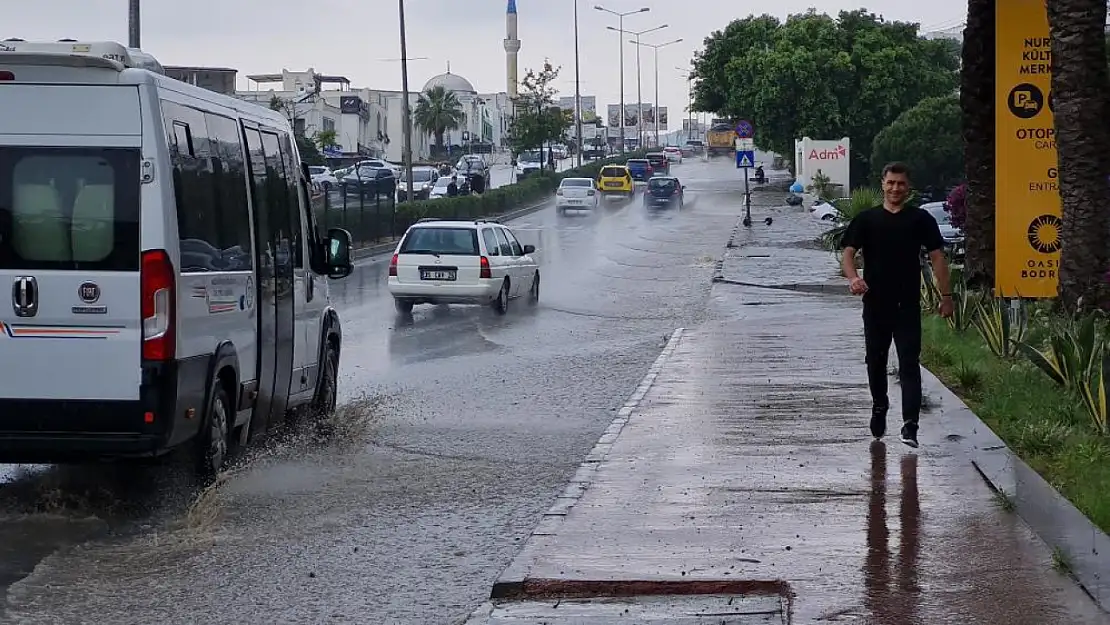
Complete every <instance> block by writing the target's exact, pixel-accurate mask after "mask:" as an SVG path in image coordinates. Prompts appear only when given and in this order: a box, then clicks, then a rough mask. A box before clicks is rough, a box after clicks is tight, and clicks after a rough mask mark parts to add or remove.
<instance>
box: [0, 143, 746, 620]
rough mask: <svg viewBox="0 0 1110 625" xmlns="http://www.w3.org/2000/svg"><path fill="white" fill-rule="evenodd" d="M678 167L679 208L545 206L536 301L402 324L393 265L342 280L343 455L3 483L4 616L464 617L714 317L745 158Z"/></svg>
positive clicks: (268, 450)
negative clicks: (665, 367) (668, 354)
mask: <svg viewBox="0 0 1110 625" xmlns="http://www.w3.org/2000/svg"><path fill="white" fill-rule="evenodd" d="M673 173H674V174H675V175H677V176H679V177H680V178H682V180H683V182H684V183H685V184H686V185H687V187H688V193H689V194H690V196H689V198H688V201H687V205H686V208H685V209H684V210H682V211H681V212H679V211H657V212H648V211H646V210H645V209H644V208H643V206H642V205H641V204H640V202H639V201H635V202H633V203H630V204H611V205H603V206H602V208H601V209H600V210H599V211H597V212H596V213H595V214H585V215H568V216H559V215H556V213H555V211H554V208H551V207H549V208H547V209H545V210H543V211H541V212H538V213H534V214H532V215H529V216H527V217H525V218H523V219H521V220H518V221H516V222H513V223H512V224H510V225H511V226H512V227H513V228H514V229H515V230H516V232H517V235H518V237H519V238H520V239H521V243H523V244H534V245H536V247H537V248H538V250H539V254H538V256H539V258H540V262H541V263H542V267H541V272H542V276H543V282H542V284H543V292H542V294H541V298H540V305H539V306H538V307H536V308H529V307H527V306H525V305H524V304H523V303H521V302H515V301H514V302H512V304H511V305H510V310H509V313H508V315H506V316H503V317H499V316H496V315H495V314H493V313H492V312H491V311H489V310H487V309H485V308H478V307H429V306H421V307H417V310H416V311H415V314H414V316H413V318H412V319H411V320H409V321H406V320H402V319H399V318H398V317H397V316H396V314H395V312H394V308H393V303H392V300H391V298H390V297H389V294H388V292H387V291H386V289H385V262H386V261H387V260H388V259H375V260H372V261H370V262H367V263H365V264H362V265H360V266H359V267H358V268H357V269H356V271H355V273H354V274H353V275H351V276H350V277H349V278H347V279H346V280H345V281H342V282H335V283H332V298H333V300H334V301H335V305H336V307H337V308H338V309H339V311H340V314H341V316H342V318H343V340H344V346H343V356H342V362H341V366H340V392H341V404H342V405H341V408H340V413H341V414H340V421H339V422H338V425H339V427H338V428H337V430H336V432H335V433H334V434H333V435H331V436H329V437H328V438H326V439H319V438H317V437H315V436H313V435H310V434H308V433H301V432H296V431H293V432H286V433H284V434H282V435H279V436H275V437H274V438H273V439H271V440H269V441H267V442H266V444H265V445H262V446H260V447H259V448H256V449H252V450H251V451H250V452H249V453H248V454H247V456H246V457H245V458H243V459H242V460H241V461H240V462H239V463H238V464H237V465H236V466H235V467H234V468H232V469H231V470H230V471H229V472H228V473H227V475H225V476H224V478H223V479H222V480H221V481H220V482H218V483H217V485H216V487H214V488H212V489H209V490H207V491H205V492H202V493H198V492H197V491H196V489H195V487H193V486H192V485H191V482H190V479H189V478H188V477H187V471H185V470H184V468H183V467H181V466H179V463H175V462H174V461H173V460H172V459H171V460H169V461H166V462H162V463H158V464H157V465H154V466H134V465H122V466H96V467H65V468H58V467H5V468H4V469H3V470H2V471H0V479H2V480H3V484H2V485H0V551H2V554H0V555H2V557H0V588H3V589H4V592H5V594H6V596H5V602H4V604H3V612H2V613H0V621H3V622H11V623H21V624H22V623H26V624H40V623H42V624H46V623H51V624H53V623H66V624H72V623H113V624H116V623H119V624H124V623H136V624H138V623H143V624H149V623H153V622H157V623H196V622H215V621H217V620H219V621H224V622H233V623H272V622H280V623H320V622H337V623H342V622H362V623H413V624H416V623H421V624H426V623H454V622H459V621H461V620H463V619H465V617H466V615H467V614H468V613H469V612H470V610H472V609H473V608H474V606H476V605H478V604H479V603H480V602H481V601H482V600H484V599H485V597H486V596H487V595H488V592H489V588H490V585H491V584H492V582H493V581H494V579H495V578H496V577H497V575H498V573H500V571H501V569H502V568H503V567H504V566H506V565H507V564H508V563H509V561H510V560H511V559H512V557H513V556H514V555H515V553H516V551H517V549H518V548H519V545H520V542H521V541H522V540H523V539H524V538H525V537H526V536H527V534H528V532H529V531H530V530H531V529H532V527H533V526H534V525H535V523H536V522H537V521H538V520H539V518H540V516H541V515H542V514H543V511H544V510H545V509H546V508H547V507H548V506H549V505H550V503H551V501H552V499H553V498H554V497H555V496H556V495H557V494H558V492H559V491H560V490H561V489H562V488H563V486H564V484H565V483H566V481H567V480H568V478H569V477H570V476H571V475H572V474H573V473H574V470H575V469H576V468H577V466H578V464H579V462H581V460H582V458H583V457H584V456H585V455H586V454H587V453H588V452H589V450H590V448H591V447H592V446H593V444H594V442H595V441H596V439H597V438H598V436H599V435H600V434H601V432H602V431H603V430H604V429H605V428H606V426H607V425H608V424H609V422H610V420H611V419H612V416H613V413H614V412H615V411H616V410H617V409H618V408H619V407H620V405H621V404H622V403H623V402H624V400H625V398H626V397H627V395H628V393H629V392H630V391H631V389H633V388H634V387H635V386H636V384H637V383H638V381H639V380H640V378H641V377H642V376H643V373H644V371H645V370H646V368H647V367H648V366H649V365H650V364H651V362H652V361H653V360H654V359H655V357H656V356H657V354H658V352H659V350H660V348H661V346H662V344H663V342H664V340H665V336H666V334H667V333H668V332H670V331H671V330H672V329H673V328H675V327H678V326H683V325H685V326H689V325H692V324H695V323H697V322H698V321H700V320H701V319H703V318H704V317H705V316H706V314H707V312H706V304H707V300H708V298H709V292H710V277H711V275H712V273H713V268H714V263H715V261H716V260H717V259H718V258H719V257H720V255H721V252H722V249H723V246H724V244H725V242H726V240H727V239H728V237H729V234H730V232H731V230H732V228H733V226H734V224H735V222H736V219H737V215H738V214H739V211H740V202H739V197H738V195H737V194H736V192H735V189H737V188H739V186H740V185H739V184H738V182H737V180H736V178H737V176H738V174H737V172H736V170H735V169H734V168H733V165H732V163H730V162H729V161H727V160H723V161H714V162H712V163H702V162H697V161H691V162H688V163H686V164H683V165H679V166H676V167H675V168H674V170H673ZM690 199H693V200H694V201H692V202H691V201H689V200H690Z"/></svg>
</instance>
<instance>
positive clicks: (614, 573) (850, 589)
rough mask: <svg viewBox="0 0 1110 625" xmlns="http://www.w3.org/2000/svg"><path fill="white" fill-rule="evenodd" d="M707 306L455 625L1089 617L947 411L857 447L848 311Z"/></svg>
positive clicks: (733, 297) (738, 269) (855, 316)
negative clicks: (901, 436)
mask: <svg viewBox="0 0 1110 625" xmlns="http://www.w3.org/2000/svg"><path fill="white" fill-rule="evenodd" d="M757 212H758V211H757ZM775 219H776V223H780V222H786V221H787V220H801V219H809V216H808V215H801V214H799V215H797V216H791V215H786V214H784V213H783V212H782V211H779V213H777V216H776V218H775ZM757 223H758V221H757ZM795 223H797V224H801V223H802V222H797V221H796V222H795ZM806 227H808V226H805V225H804V224H803V225H801V226H798V228H795V229H793V230H792V229H791V228H790V227H788V226H786V225H783V226H781V227H780V228H777V229H774V228H767V229H764V230H759V229H757V228H753V229H752V230H750V231H744V232H741V233H739V234H738V235H737V237H736V240H737V245H740V246H741V247H739V248H737V250H733V252H736V251H738V250H742V249H743V247H742V246H743V245H744V244H748V245H758V246H760V247H762V248H767V249H772V250H775V253H776V254H781V255H787V254H789V253H790V252H789V249H791V248H795V249H796V248H799V247H800V245H799V242H800V241H803V240H805V237H807V236H809V234H808V230H806ZM791 232H793V234H791ZM828 258H829V260H828V262H829V263H832V264H831V265H826V266H818V267H811V268H810V273H811V274H812V275H813V276H820V280H821V281H822V282H824V281H825V280H826V279H827V276H828V275H829V271H830V270H835V261H834V260H833V258H832V256H831V255H829V256H828ZM810 259H811V260H812V261H813V262H814V263H815V264H818V265H820V264H821V261H820V260H817V259H816V257H813V256H811V257H810ZM761 265H763V266H762V268H761V269H760V271H761V273H760V275H759V276H758V278H759V279H760V280H762V281H764V282H774V276H773V273H774V270H773V269H769V268H768V267H767V266H766V263H761ZM724 266H725V267H726V268H728V267H732V269H731V270H730V272H729V274H727V275H725V278H727V279H728V280H732V281H735V282H751V281H753V280H754V279H755V278H756V276H753V275H745V273H744V266H743V264H742V263H740V264H736V263H730V262H728V259H726V262H725V263H724ZM782 266H783V267H786V268H789V267H796V264H791V263H782ZM791 271H793V270H791ZM780 278H781V281H782V282H783V283H784V284H786V283H797V282H798V280H797V276H794V275H783V276H780ZM713 300H714V307H715V309H716V312H717V313H718V314H717V315H716V317H717V318H715V319H714V320H712V321H709V322H707V323H705V324H704V325H701V326H699V327H696V328H691V329H687V330H685V331H683V332H676V336H675V337H672V339H671V341H670V342H669V344H668V347H667V349H666V350H665V351H664V355H663V356H662V357H661V360H660V361H658V362H657V365H656V369H655V370H654V371H653V372H652V373H651V374H649V376H648V378H647V379H646V380H645V384H644V385H642V386H641V388H640V389H639V390H638V392H637V394H636V395H634V396H633V401H632V402H630V404H628V405H627V406H626V409H625V410H624V411H622V414H621V416H619V417H618V418H617V420H616V421H615V422H614V426H613V427H612V428H611V429H610V431H609V433H607V435H606V437H604V438H603V439H602V441H601V442H600V443H599V444H598V446H597V448H595V451H594V454H593V455H592V457H591V458H590V459H588V460H587V462H586V463H585V464H584V465H583V468H582V470H580V471H579V475H578V476H576V478H575V482H574V483H572V484H571V485H570V487H568V489H567V492H566V493H564V497H562V498H560V500H559V502H557V504H556V506H555V507H553V508H552V510H551V511H550V512H549V513H548V515H547V516H546V517H545V519H544V521H543V522H541V523H540V525H539V527H537V529H536V531H535V533H534V535H533V536H532V537H531V538H530V541H529V544H528V545H527V546H526V547H525V549H524V550H523V552H522V554H521V556H520V558H519V559H518V560H517V561H516V562H515V563H514V564H513V565H512V566H511V567H510V568H509V569H508V570H506V572H505V574H504V575H503V576H502V579H501V581H500V582H499V583H498V584H497V585H496V586H495V588H494V596H495V597H496V596H501V597H503V599H498V600H496V601H494V602H492V603H491V604H489V605H487V606H485V607H484V608H483V609H481V610H479V611H478V612H477V613H476V614H475V616H474V617H473V618H472V619H471V621H470V622H471V623H474V624H478V623H487V624H490V625H493V624H499V623H500V624H506V623H540V622H547V623H610V622H636V623H701V622H706V623H708V622H713V623H772V622H774V623H784V622H792V623H814V622H857V623H876V624H881V625H902V624H916V623H920V624H922V625H933V624H941V623H959V624H961V625H962V624H968V623H982V624H983V625H988V624H989V625H1024V624H1028V625H1052V624H1057V623H1059V624H1065V623H1066V624H1069V625H1070V624H1078V623H1084V624H1087V623H1091V624H1094V623H1106V622H1108V619H1107V615H1105V614H1104V613H1102V612H1101V611H1099V610H1098V608H1097V607H1096V606H1095V604H1094V602H1093V601H1091V599H1090V598H1089V597H1088V596H1087V595H1086V594H1084V592H1083V591H1082V590H1081V589H1080V588H1079V587H1078V586H1077V585H1075V584H1074V583H1073V582H1072V581H1071V580H1070V579H1068V578H1067V577H1065V576H1064V575H1062V574H1059V573H1057V572H1055V571H1054V570H1053V568H1052V558H1051V554H1050V553H1049V550H1048V549H1047V548H1046V547H1045V546H1044V544H1043V543H1042V542H1041V541H1040V540H1038V539H1037V538H1036V537H1035V536H1034V535H1033V534H1032V532H1031V531H1030V530H1029V529H1028V528H1027V527H1026V526H1025V525H1024V524H1023V523H1022V522H1021V521H1020V519H1018V518H1017V517H1016V516H1015V515H1013V514H1011V513H1007V512H1005V511H1003V510H1001V509H1000V507H999V506H998V505H997V504H996V502H995V499H994V496H993V494H992V491H990V489H989V488H988V487H987V486H986V485H985V484H984V483H983V481H982V480H981V478H980V477H979V476H978V475H977V473H976V472H975V469H974V468H973V466H972V465H971V463H970V461H969V460H968V456H967V453H966V451H965V450H964V449H963V448H962V447H961V444H960V442H959V441H960V440H961V439H962V438H963V437H962V435H959V434H956V433H957V432H961V431H963V429H964V428H969V427H974V426H973V424H970V423H961V422H956V417H954V416H953V415H954V414H956V411H952V414H947V412H946V411H940V412H939V413H938V411H933V412H927V413H925V414H923V415H922V430H921V443H922V448H921V449H919V450H917V451H913V450H910V449H908V448H906V447H903V446H902V445H901V444H900V443H898V442H897V441H896V439H893V438H891V437H890V436H889V435H888V438H887V440H886V442H885V445H884V444H882V443H872V442H871V437H870V435H869V433H868V431H867V415H868V413H869V408H870V398H869V396H868V393H867V388H866V378H865V371H864V366H863V362H862V360H863V358H862V356H863V344H862V336H861V328H860V310H859V303H858V301H857V300H855V299H854V298H850V297H846V296H839V295H828V294H823V295H822V294H813V293H797V292H792V291H789V290H783V289H773V288H756V287H747V286H737V285H734V284H727V283H723V284H718V285H717V286H716V287H715V289H714V292H713ZM891 391H892V393H891V400H892V402H893V404H894V406H893V407H892V411H891V424H890V428H889V430H890V431H892V432H895V433H896V432H897V426H898V414H899V406H898V393H897V386H895V385H892V387H891ZM935 391H936V389H929V392H935ZM937 405H941V404H940V402H937ZM663 595H665V596H663ZM621 615H623V616H625V617H627V616H629V615H636V616H635V618H633V619H632V620H629V619H627V618H624V619H622V618H620V616H621ZM699 615H700V616H699ZM709 615H713V618H714V619H715V620H698V619H699V618H701V617H708V616H709ZM726 619H728V620H726Z"/></svg>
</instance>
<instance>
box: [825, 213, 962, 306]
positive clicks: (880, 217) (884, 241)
mask: <svg viewBox="0 0 1110 625" xmlns="http://www.w3.org/2000/svg"><path fill="white" fill-rule="evenodd" d="M843 244H844V247H854V248H856V249H857V250H861V251H862V252H863V278H864V280H866V281H867V287H868V290H867V293H866V294H865V295H864V298H863V299H864V302H865V303H873V304H901V303H905V304H913V305H916V304H917V303H918V302H919V301H920V297H921V248H922V247H924V248H925V251H927V252H932V251H934V250H939V249H940V248H942V247H944V238H943V237H941V235H940V226H939V225H937V220H936V219H933V216H932V215H930V214H929V213H928V212H927V211H924V210H921V209H919V208H912V207H908V206H907V207H905V208H903V209H902V210H900V211H898V212H897V213H892V212H890V211H888V210H886V209H885V208H883V207H882V206H876V207H875V208H870V209H867V210H865V211H863V212H862V213H860V214H859V215H857V216H856V218H855V219H853V220H852V221H851V223H849V224H848V230H847V232H845V233H844V241H843Z"/></svg>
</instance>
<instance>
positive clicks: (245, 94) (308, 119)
mask: <svg viewBox="0 0 1110 625" xmlns="http://www.w3.org/2000/svg"><path fill="white" fill-rule="evenodd" d="M247 81H248V82H247V86H248V88H247V90H246V91H237V92H236V93H235V95H236V96H237V97H239V98H242V99H244V100H249V101H252V102H257V103H258V104H260V105H262V106H271V102H274V101H275V100H277V101H280V102H282V106H283V111H284V112H285V114H286V115H287V116H289V118H290V121H291V122H292V125H293V129H294V131H296V132H297V133H298V134H303V135H305V136H307V137H312V136H314V135H316V134H317V133H319V132H321V131H327V130H331V131H335V135H336V142H337V143H338V144H339V148H338V150H339V152H340V153H341V155H342V156H346V157H351V156H380V155H382V154H383V153H384V152H385V148H386V143H385V139H386V135H387V132H386V123H385V122H386V119H387V117H388V110H387V108H386V101H385V99H384V98H382V97H381V96H380V94H379V92H375V91H372V90H370V89H351V81H350V80H348V79H347V78H345V77H342V76H326V75H323V74H317V73H316V71H315V70H313V69H312V68H309V69H308V71H304V72H291V71H289V70H286V69H283V70H281V73H280V74H256V75H252V76H247ZM273 84H278V85H280V89H276V88H273V87H271V88H268V89H264V88H263V86H264V85H273ZM326 85H336V86H337V88H334V89H327V88H325V86H326ZM398 136H400V134H399V133H398ZM336 156H338V155H336Z"/></svg>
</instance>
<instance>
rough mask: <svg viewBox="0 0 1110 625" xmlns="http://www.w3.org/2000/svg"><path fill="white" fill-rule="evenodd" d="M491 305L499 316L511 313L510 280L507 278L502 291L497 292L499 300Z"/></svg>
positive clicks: (502, 285) (502, 284)
mask: <svg viewBox="0 0 1110 625" xmlns="http://www.w3.org/2000/svg"><path fill="white" fill-rule="evenodd" d="M490 305H491V306H492V307H493V310H494V311H495V312H496V313H497V314H499V315H503V314H505V313H507V312H509V279H508V278H506V279H505V281H504V282H502V283H501V290H500V291H498V292H497V299H495V300H493V302H492V303H491V304H490Z"/></svg>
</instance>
